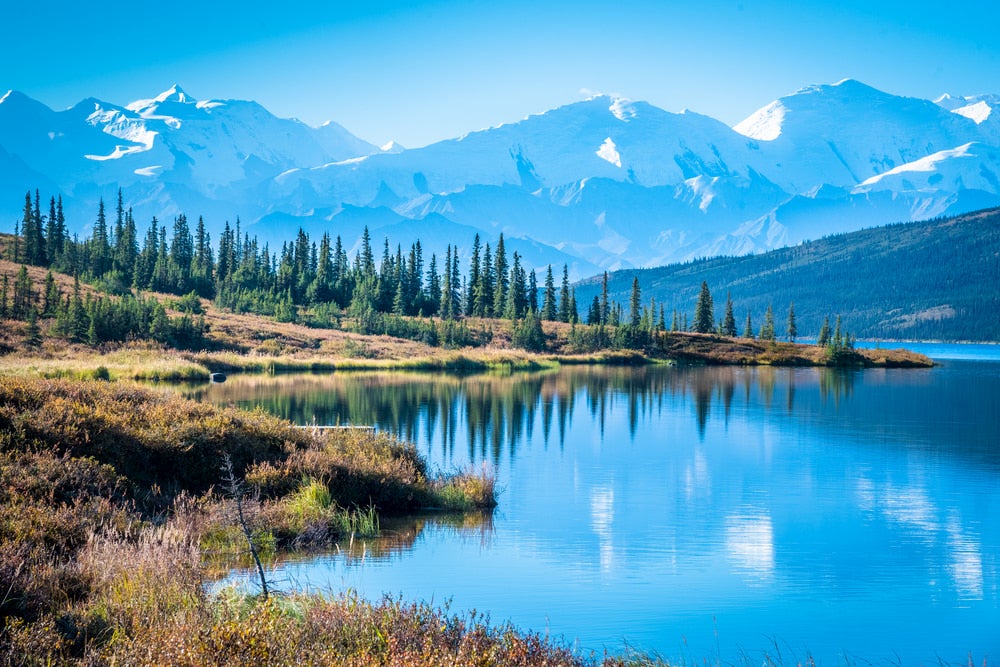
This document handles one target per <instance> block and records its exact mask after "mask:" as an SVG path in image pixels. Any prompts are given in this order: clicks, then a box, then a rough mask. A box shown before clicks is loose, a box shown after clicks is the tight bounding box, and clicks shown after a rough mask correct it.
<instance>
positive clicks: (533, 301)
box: [528, 269, 538, 314]
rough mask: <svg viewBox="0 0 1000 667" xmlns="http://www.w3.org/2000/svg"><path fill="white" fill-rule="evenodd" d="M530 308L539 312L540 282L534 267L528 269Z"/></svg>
mask: <svg viewBox="0 0 1000 667" xmlns="http://www.w3.org/2000/svg"><path fill="white" fill-rule="evenodd" d="M528 308H529V309H531V310H533V311H535V313H536V314H537V313H538V283H537V278H536V277H535V270H534V269H531V270H530V271H528Z"/></svg>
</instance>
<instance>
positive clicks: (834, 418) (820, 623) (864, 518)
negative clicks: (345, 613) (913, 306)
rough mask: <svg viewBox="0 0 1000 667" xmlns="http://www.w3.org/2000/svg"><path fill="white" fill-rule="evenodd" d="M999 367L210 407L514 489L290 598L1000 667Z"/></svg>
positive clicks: (386, 382)
mask: <svg viewBox="0 0 1000 667" xmlns="http://www.w3.org/2000/svg"><path fill="white" fill-rule="evenodd" d="M992 349H993V350H997V348H996V347H994V348H992ZM940 356H946V355H940ZM952 356H954V355H952ZM981 356H983V357H985V359H980V360H977V361H970V360H951V361H945V362H943V364H944V365H942V366H940V367H937V368H934V369H931V370H903V371H891V370H888V371H887V370H866V371H846V372H845V371H828V370H825V369H824V370H819V369H769V368H760V369H742V368H699V369H677V368H639V369H617V368H578V369H568V370H564V371H560V372H556V373H545V374H523V375H519V374H515V375H512V376H506V377H499V376H471V377H464V378H460V377H454V376H433V375H406V374H378V373H367V374H347V373H338V374H333V375H327V376H285V377H276V378H261V377H236V378H231V379H230V381H229V382H227V383H225V384H222V385H213V386H211V387H207V388H200V389H194V390H192V393H193V394H194V395H197V396H199V397H201V398H202V399H203V400H210V401H214V402H219V403H235V404H240V405H250V406H253V405H262V406H264V407H265V408H266V409H267V410H270V411H272V412H274V413H276V414H278V415H281V416H283V417H287V418H290V419H293V420H295V421H297V422H300V423H312V422H316V423H325V424H333V423H338V422H339V423H356V424H377V425H378V427H379V428H380V429H384V430H390V431H394V432H398V433H399V434H400V435H403V436H405V437H408V438H412V439H413V440H414V441H416V442H417V443H418V446H419V448H420V449H421V451H422V452H423V453H424V454H425V455H426V456H427V457H428V459H429V460H430V461H431V463H432V465H433V466H434V467H437V468H441V469H444V470H450V469H453V468H455V467H463V466H466V465H470V464H471V465H476V466H479V465H481V464H483V463H484V462H485V463H486V464H487V465H489V466H491V467H492V468H493V469H494V470H495V471H496V474H497V477H498V480H499V484H500V486H501V487H502V489H503V492H502V495H501V496H500V507H499V508H498V510H497V511H496V513H495V514H494V515H493V516H492V517H489V518H485V519H484V518H481V517H474V516H469V517H465V518H457V519H456V518H453V517H449V518H446V519H445V520H435V519H427V518H417V519H412V520H409V521H404V522H400V524H399V525H396V526H393V527H392V529H391V531H387V532H391V535H390V536H389V537H388V538H387V539H385V540H383V541H380V542H371V543H368V544H365V545H357V544H356V545H354V547H353V548H351V549H349V548H347V547H345V548H343V549H342V550H340V551H339V552H337V553H335V554H332V555H328V556H324V557H320V558H314V559H312V560H306V561H292V562H286V563H284V564H282V565H281V566H279V567H278V568H277V570H276V571H275V572H274V573H272V577H273V578H275V579H276V580H278V581H279V582H280V583H281V584H282V585H284V586H286V587H292V586H297V587H300V588H307V587H311V588H317V589H322V590H337V591H339V590H344V589H348V588H350V589H354V590H356V591H358V592H360V593H361V594H363V595H365V596H368V597H371V598H377V597H380V596H381V595H382V594H383V593H390V594H394V595H398V594H401V595H403V596H404V597H406V598H412V599H426V600H431V601H434V602H445V601H448V600H450V601H451V602H450V604H451V609H452V610H453V611H460V610H469V609H476V610H479V611H481V612H489V613H490V615H491V616H492V618H494V619H496V620H503V619H511V620H512V621H513V622H514V623H515V624H516V625H518V626H520V627H523V628H530V629H534V630H538V631H541V632H548V633H549V634H551V635H555V636H561V637H563V638H564V639H565V640H566V641H567V642H569V643H571V644H573V645H575V646H577V647H579V649H580V650H581V651H587V652H589V651H590V650H594V651H598V652H601V651H603V650H605V649H608V650H610V651H613V652H617V651H620V650H622V649H623V647H624V646H625V644H626V642H627V644H628V645H629V646H633V647H638V648H641V649H644V650H650V651H656V652H658V653H660V654H661V655H663V656H666V657H670V658H674V659H683V660H686V661H687V662H688V663H699V664H700V663H701V661H702V660H703V659H705V658H708V659H711V660H715V659H717V658H721V660H722V661H724V662H742V660H743V656H745V655H747V656H751V657H753V662H755V663H759V662H760V661H761V658H762V656H763V655H764V654H765V652H766V653H768V654H770V655H772V656H773V655H775V653H777V652H778V651H780V653H781V656H782V657H783V659H784V661H785V663H786V664H794V662H795V660H802V659H804V658H805V657H806V656H807V655H810V654H811V655H813V656H814V657H816V658H817V659H818V661H819V664H822V665H835V664H844V662H845V659H847V660H849V661H850V662H851V663H852V664H854V663H855V662H856V663H857V664H868V663H869V662H871V663H873V664H903V665H912V664H920V663H923V664H935V665H936V664H939V659H940V660H943V661H945V662H949V663H952V664H964V663H965V661H966V660H967V659H968V656H969V655H970V654H971V655H972V656H973V657H974V658H975V659H976V662H977V664H981V663H982V661H983V659H984V658H988V659H989V661H990V664H996V662H997V658H998V656H1000V574H998V573H1000V359H998V357H1000V354H997V353H994V354H993V355H992V358H990V357H991V355H990V354H986V353H984V354H983V355H981Z"/></svg>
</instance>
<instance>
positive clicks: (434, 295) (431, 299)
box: [427, 253, 441, 315]
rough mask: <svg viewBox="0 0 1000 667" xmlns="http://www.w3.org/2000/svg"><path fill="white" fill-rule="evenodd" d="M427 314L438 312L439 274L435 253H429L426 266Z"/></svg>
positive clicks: (439, 295) (439, 296) (439, 298)
mask: <svg viewBox="0 0 1000 667" xmlns="http://www.w3.org/2000/svg"><path fill="white" fill-rule="evenodd" d="M427 303H428V313H427V314H428V315H433V314H434V313H436V312H438V308H439V307H440V305H441V276H440V275H438V270H437V255H435V254H434V253H431V263H430V266H428V267H427Z"/></svg>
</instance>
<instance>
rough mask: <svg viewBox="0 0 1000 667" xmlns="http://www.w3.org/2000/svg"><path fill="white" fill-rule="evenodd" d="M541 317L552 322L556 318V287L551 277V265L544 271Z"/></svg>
mask: <svg viewBox="0 0 1000 667" xmlns="http://www.w3.org/2000/svg"><path fill="white" fill-rule="evenodd" d="M542 319H543V320H546V321H548V322H552V321H554V320H555V319H556V287H555V282H554V280H553V278H552V265H551V264H549V268H548V269H547V270H546V272H545V292H544V294H543V296H542Z"/></svg>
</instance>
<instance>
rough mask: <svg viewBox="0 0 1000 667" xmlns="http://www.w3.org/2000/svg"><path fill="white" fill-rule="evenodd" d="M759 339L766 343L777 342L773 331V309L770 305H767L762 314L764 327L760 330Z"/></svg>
mask: <svg viewBox="0 0 1000 667" xmlns="http://www.w3.org/2000/svg"><path fill="white" fill-rule="evenodd" d="M760 339H761V340H767V341H774V340H777V334H776V332H775V330H774V309H773V308H772V307H771V305H770V304H768V306H767V310H766V311H765V312H764V326H762V327H761V328H760Z"/></svg>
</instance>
